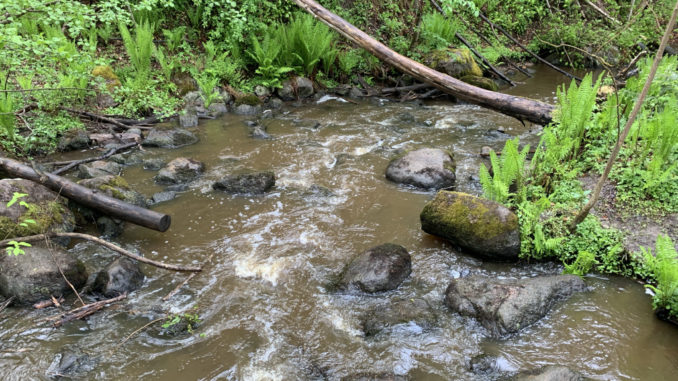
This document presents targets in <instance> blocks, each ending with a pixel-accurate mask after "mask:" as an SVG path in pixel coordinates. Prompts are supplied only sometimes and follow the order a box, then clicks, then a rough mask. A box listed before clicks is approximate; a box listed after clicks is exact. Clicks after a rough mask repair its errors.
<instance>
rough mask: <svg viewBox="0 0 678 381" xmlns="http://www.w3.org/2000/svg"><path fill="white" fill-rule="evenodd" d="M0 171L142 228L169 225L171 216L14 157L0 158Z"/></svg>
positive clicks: (159, 229)
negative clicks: (45, 170) (110, 195)
mask: <svg viewBox="0 0 678 381" xmlns="http://www.w3.org/2000/svg"><path fill="white" fill-rule="evenodd" d="M0 170H2V171H4V172H6V173H7V174H9V175H10V176H14V177H21V178H24V179H27V180H31V181H35V182H37V183H40V184H42V185H44V186H46V187H47V188H49V189H51V190H53V191H55V192H57V193H58V194H60V195H62V196H64V197H66V198H68V199H71V200H73V201H75V202H77V203H79V204H82V205H84V206H86V207H88V208H91V209H95V210H98V211H100V212H102V213H104V214H106V215H108V216H111V217H115V218H118V219H120V220H124V221H128V222H131V223H133V224H136V225H139V226H143V227H145V228H149V229H153V230H157V231H160V232H164V231H166V230H167V229H169V227H170V224H171V217H170V216H169V215H167V214H162V213H158V212H154V211H152V210H148V209H145V208H141V207H138V206H136V205H132V204H128V203H126V202H124V201H121V200H118V199H117V198H113V197H109V196H106V195H104V194H101V193H97V192H96V191H94V190H91V189H89V188H86V187H84V186H82V185H78V184H76V183H74V182H72V181H70V180H68V179H65V178H63V177H61V176H57V175H53V174H51V173H44V172H42V173H38V172H36V171H35V170H34V169H33V168H31V167H29V166H27V165H25V164H22V163H20V162H18V161H16V160H12V159H8V158H4V157H0Z"/></svg>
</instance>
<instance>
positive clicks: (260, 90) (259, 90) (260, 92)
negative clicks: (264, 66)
mask: <svg viewBox="0 0 678 381" xmlns="http://www.w3.org/2000/svg"><path fill="white" fill-rule="evenodd" d="M254 94H255V95H256V96H258V97H260V98H266V97H268V96H270V95H271V90H269V89H268V87H266V86H261V85H257V86H255V87H254Z"/></svg>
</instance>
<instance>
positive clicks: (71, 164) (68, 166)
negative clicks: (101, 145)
mask: <svg viewBox="0 0 678 381" xmlns="http://www.w3.org/2000/svg"><path fill="white" fill-rule="evenodd" d="M137 145H139V143H138V142H133V143H127V144H123V145H121V146H118V147H115V148H111V149H110V150H108V152H106V153H105V154H103V155H101V156H97V157H90V158H88V159H82V160H72V161H70V162H60V163H59V164H61V163H66V166H64V167H61V168H59V169H57V170H56V171H54V172H52V174H53V175H59V174H61V173H64V172H66V171H68V170H70V169H71V168H75V167H77V166H78V165H80V164H85V163H90V162H93V161H97V160H104V159H108V158H109V157H111V156H113V155H114V154H116V153H117V152H119V151H122V150H125V149H127V148H132V147H134V146H137Z"/></svg>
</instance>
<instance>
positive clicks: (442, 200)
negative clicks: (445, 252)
mask: <svg viewBox="0 0 678 381" xmlns="http://www.w3.org/2000/svg"><path fill="white" fill-rule="evenodd" d="M420 219H421V228H422V230H424V231H425V232H427V233H429V234H433V235H436V236H439V237H442V238H445V239H447V240H449V241H450V242H452V243H453V244H456V245H458V246H460V247H461V248H463V249H465V250H466V251H467V252H468V253H470V254H474V255H477V256H479V257H481V258H484V259H488V260H495V261H517V260H518V255H519V254H520V229H519V225H518V217H517V216H516V215H515V213H513V212H512V211H511V210H509V209H508V208H507V207H505V206H503V205H501V204H499V203H497V202H494V201H490V200H487V199H484V198H480V197H476V196H472V195H470V194H466V193H460V192H449V191H440V192H438V194H437V195H436V196H435V198H434V199H433V200H431V201H430V202H428V203H427V204H426V205H425V206H424V209H423V210H422V212H421V215H420Z"/></svg>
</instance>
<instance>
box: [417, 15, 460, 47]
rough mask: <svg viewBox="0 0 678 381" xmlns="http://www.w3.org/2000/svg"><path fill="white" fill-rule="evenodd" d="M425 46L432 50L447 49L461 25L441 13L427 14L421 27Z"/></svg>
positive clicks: (422, 20)
mask: <svg viewBox="0 0 678 381" xmlns="http://www.w3.org/2000/svg"><path fill="white" fill-rule="evenodd" d="M419 29H420V31H421V37H422V40H423V41H424V44H425V45H427V46H429V47H430V48H432V49H439V48H445V47H447V46H448V45H449V44H450V43H451V42H452V41H454V39H455V34H456V33H457V31H458V30H459V25H457V24H456V23H454V22H453V21H452V19H448V18H446V17H445V16H443V15H441V14H440V13H437V12H435V13H427V14H425V15H424V17H422V19H421V25H420V26H419Z"/></svg>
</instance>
